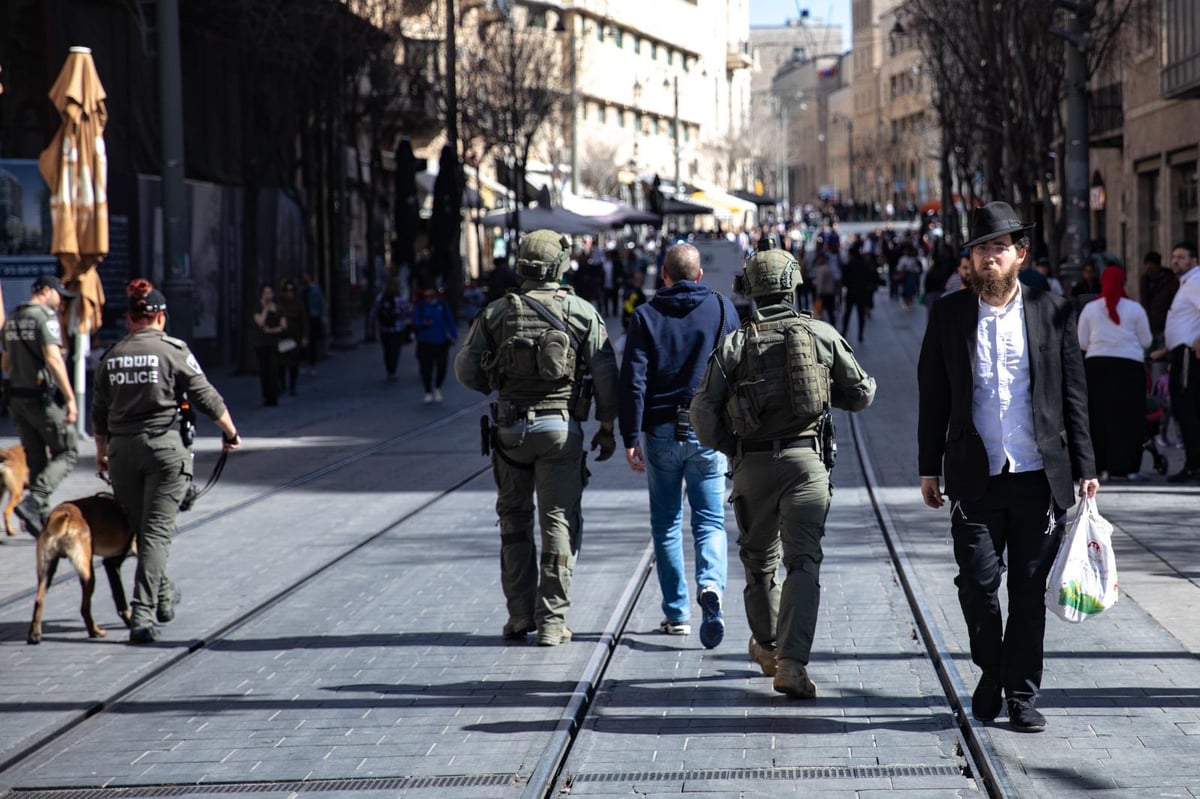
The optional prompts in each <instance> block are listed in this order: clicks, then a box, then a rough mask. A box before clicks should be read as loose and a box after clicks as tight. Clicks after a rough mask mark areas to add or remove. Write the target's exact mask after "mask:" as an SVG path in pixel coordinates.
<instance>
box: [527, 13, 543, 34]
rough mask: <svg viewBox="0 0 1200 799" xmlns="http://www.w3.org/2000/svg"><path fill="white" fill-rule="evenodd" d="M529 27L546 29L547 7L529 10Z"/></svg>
mask: <svg viewBox="0 0 1200 799" xmlns="http://www.w3.org/2000/svg"><path fill="white" fill-rule="evenodd" d="M528 27H530V28H540V29H542V30H545V29H546V9H544V8H536V9H532V8H531V9H530V10H529V22H528Z"/></svg>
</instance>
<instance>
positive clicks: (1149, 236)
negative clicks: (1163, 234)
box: [1137, 170, 1163, 252]
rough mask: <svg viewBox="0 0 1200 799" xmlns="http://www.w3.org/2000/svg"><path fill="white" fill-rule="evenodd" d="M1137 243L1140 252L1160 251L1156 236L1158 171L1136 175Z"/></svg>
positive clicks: (1160, 245) (1158, 215)
mask: <svg viewBox="0 0 1200 799" xmlns="http://www.w3.org/2000/svg"><path fill="white" fill-rule="evenodd" d="M1137 203H1138V243H1139V244H1140V247H1139V249H1140V250H1141V251H1142V252H1145V251H1146V250H1161V249H1162V247H1163V244H1162V243H1161V241H1160V240H1159V236H1158V224H1159V218H1160V214H1159V207H1158V170H1154V171H1152V172H1143V173H1141V174H1140V175H1138V198H1137Z"/></svg>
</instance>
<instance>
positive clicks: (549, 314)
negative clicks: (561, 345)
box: [520, 294, 581, 352]
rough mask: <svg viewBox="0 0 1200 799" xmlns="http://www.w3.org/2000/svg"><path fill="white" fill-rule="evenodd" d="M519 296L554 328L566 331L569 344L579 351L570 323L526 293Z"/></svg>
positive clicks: (576, 338)
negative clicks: (569, 340)
mask: <svg viewBox="0 0 1200 799" xmlns="http://www.w3.org/2000/svg"><path fill="white" fill-rule="evenodd" d="M520 297H521V301H522V302H527V303H529V307H530V308H532V309H533V312H534V313H536V314H537V315H538V316H540V317H542V318H543V319H545V320H546V321H547V322H549V323H550V324H551V325H552V326H553V327H554V329H556V330H561V331H562V332H564V333H566V334H567V338H569V339H571V346H572V347H574V348H575V352H580V351H581V346H580V342H579V337H578V336H576V335H575V332H574V331H573V330H571V326H570V325H568V324H567V323H566V322H565V321H563V320H562V319H560V318H559V317H558V315H557V314H555V313H554V312H553V311H551V310H550V309H549V308H547V307H546V306H545V305H543V304H542V303H541V302H540V301H538V300H535V299H534V298H533V297H530V296H529V295H528V294H521V295H520Z"/></svg>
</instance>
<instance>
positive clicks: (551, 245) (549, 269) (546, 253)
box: [517, 230, 571, 283]
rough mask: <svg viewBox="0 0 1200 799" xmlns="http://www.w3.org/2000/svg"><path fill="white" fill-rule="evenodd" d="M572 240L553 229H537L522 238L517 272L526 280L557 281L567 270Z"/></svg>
mask: <svg viewBox="0 0 1200 799" xmlns="http://www.w3.org/2000/svg"><path fill="white" fill-rule="evenodd" d="M570 257H571V242H570V240H569V239H568V238H567V237H566V236H564V235H562V234H561V233H556V232H554V231H553V230H535V231H533V232H532V233H530V234H529V235H527V236H526V237H525V238H523V239H521V246H520V247H519V248H518V249H517V273H518V274H520V275H521V277H523V278H525V279H526V280H537V281H540V282H542V283H550V282H557V281H558V280H561V279H562V276H563V274H564V273H565V272H566V271H567V264H568V263H569V259H570Z"/></svg>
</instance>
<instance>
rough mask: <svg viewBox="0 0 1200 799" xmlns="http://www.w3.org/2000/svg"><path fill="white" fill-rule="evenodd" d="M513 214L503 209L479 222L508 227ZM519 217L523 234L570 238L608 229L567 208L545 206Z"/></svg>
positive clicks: (523, 213) (525, 210)
mask: <svg viewBox="0 0 1200 799" xmlns="http://www.w3.org/2000/svg"><path fill="white" fill-rule="evenodd" d="M511 213H512V212H511V211H508V210H506V209H503V208H502V209H500V210H498V211H492V212H491V213H487V214H484V215H483V216H482V217H480V219H479V221H480V222H482V223H483V224H485V225H493V226H495V227H508V225H509V216H510V214H511ZM518 217H519V218H518V223H519V226H520V228H519V229H520V231H521V232H522V233H528V232H529V231H531V230H543V229H545V230H553V231H556V232H558V233H564V234H566V235H568V236H586V235H590V234H593V233H598V232H599V231H601V230H603V229H604V228H605V227H606V225H604V224H603V223H601V222H599V221H597V220H595V219H589V218H588V217H586V216H581V215H579V214H576V213H574V212H572V211H568V210H567V209H566V208H554V207H552V206H544V205H534V206H530V207H529V208H522V209H521V212H520V214H519V215H518Z"/></svg>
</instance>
